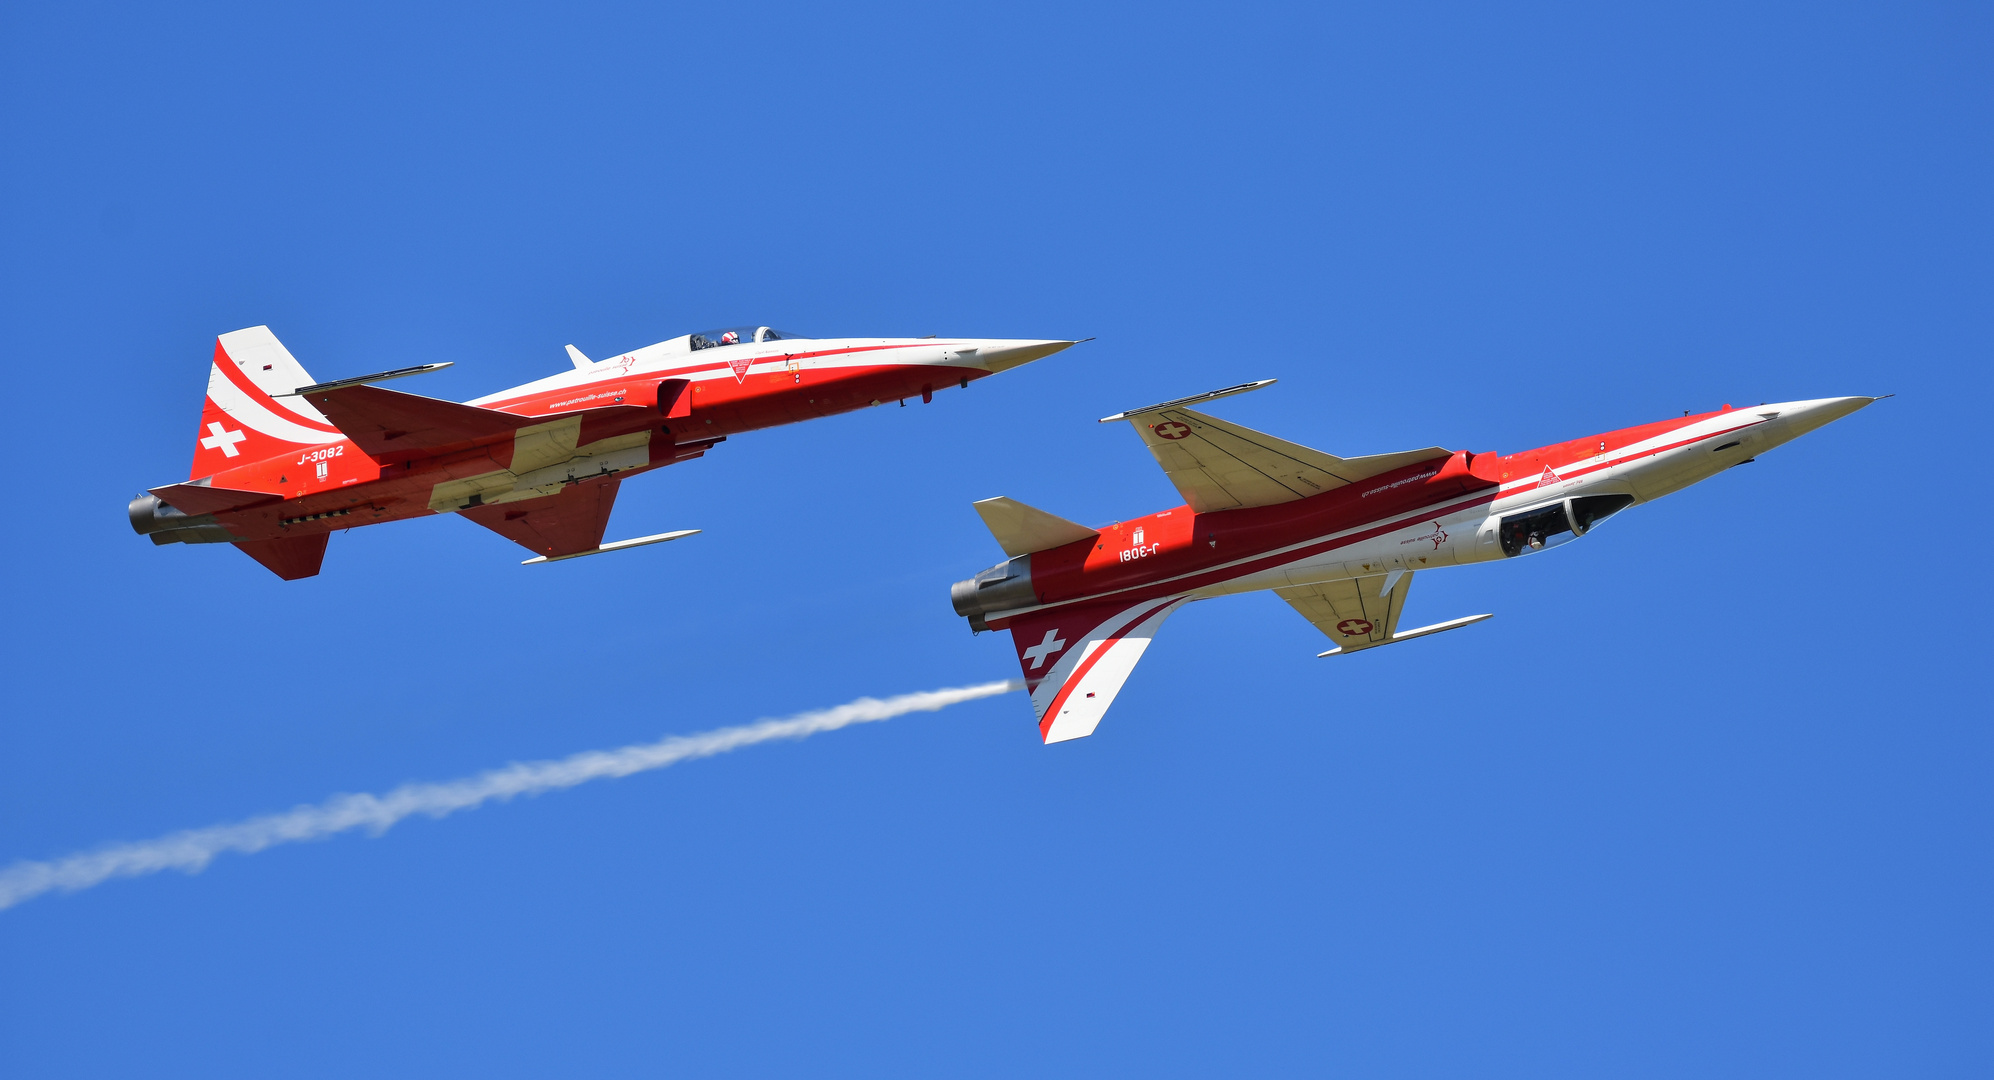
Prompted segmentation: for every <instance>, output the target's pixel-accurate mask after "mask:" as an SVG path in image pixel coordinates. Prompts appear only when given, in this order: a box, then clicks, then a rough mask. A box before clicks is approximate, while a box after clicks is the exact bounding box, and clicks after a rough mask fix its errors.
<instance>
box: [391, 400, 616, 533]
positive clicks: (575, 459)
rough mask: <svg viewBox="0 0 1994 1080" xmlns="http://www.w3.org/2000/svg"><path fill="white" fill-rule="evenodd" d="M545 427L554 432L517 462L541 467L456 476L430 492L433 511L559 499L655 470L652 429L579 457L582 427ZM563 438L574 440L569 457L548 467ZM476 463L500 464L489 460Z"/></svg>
mask: <svg viewBox="0 0 1994 1080" xmlns="http://www.w3.org/2000/svg"><path fill="white" fill-rule="evenodd" d="M545 427H546V428H547V429H548V430H546V431H543V432H536V433H535V435H534V438H533V439H532V440H531V441H530V442H527V443H526V445H525V446H524V447H522V446H521V445H520V444H519V443H518V442H515V444H514V453H513V461H514V462H515V463H518V462H520V461H521V460H524V461H527V462H530V463H533V464H534V466H535V467H533V468H529V469H526V470H523V471H519V470H517V469H516V467H515V468H514V469H487V470H482V471H479V472H476V473H472V474H470V475H462V474H461V473H459V474H457V475H453V476H452V477H451V479H449V480H446V481H444V482H443V483H439V484H437V485H435V487H433V488H431V489H430V494H429V509H431V510H433V511H435V512H437V513H439V514H443V513H451V512H453V511H457V510H464V509H468V508H469V507H472V506H490V505H493V504H495V503H506V502H517V501H519V500H521V499H538V498H543V497H545V496H548V495H554V494H558V493H559V492H560V491H561V489H562V488H564V487H566V486H568V485H569V484H575V483H580V482H582V481H584V480H593V479H598V478H601V477H605V476H611V475H615V474H617V473H624V472H629V471H631V470H633V469H644V468H648V467H650V465H651V431H650V429H648V428H647V429H645V430H643V431H636V432H630V433H628V434H624V435H618V436H615V437H613V438H608V439H601V440H598V441H596V442H593V443H589V444H588V445H586V446H584V447H582V448H581V452H579V453H578V452H576V451H575V449H574V447H573V443H572V439H573V438H574V434H575V432H577V431H579V430H580V425H579V423H578V422H577V423H571V424H568V425H566V430H565V432H564V431H563V430H562V425H556V424H549V425H545ZM563 438H565V439H567V440H569V442H568V450H567V453H566V454H565V455H564V456H562V457H560V458H557V459H556V460H554V461H551V462H549V461H546V460H545V459H546V458H547V457H548V456H550V455H551V454H553V453H554V452H555V451H557V450H558V449H559V448H560V446H561V445H562V443H561V440H562V439H563ZM522 451H524V452H522ZM474 461H475V462H477V463H482V464H487V465H490V464H495V462H492V461H491V459H490V458H489V457H484V458H479V459H474ZM465 464H471V463H469V462H467V463H465ZM451 471H452V472H455V471H456V470H454V469H453V470H451Z"/></svg>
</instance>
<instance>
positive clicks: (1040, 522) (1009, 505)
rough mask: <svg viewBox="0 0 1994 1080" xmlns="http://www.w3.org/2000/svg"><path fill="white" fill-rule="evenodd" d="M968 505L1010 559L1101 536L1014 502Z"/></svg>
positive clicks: (985, 502) (997, 501) (1009, 500)
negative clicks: (972, 507)
mask: <svg viewBox="0 0 1994 1080" xmlns="http://www.w3.org/2000/svg"><path fill="white" fill-rule="evenodd" d="M971 505H973V506H975V507H976V512H977V514H978V515H979V516H981V517H982V518H983V524H984V525H985V526H986V527H987V528H989V530H990V535H992V536H994V537H996V538H997V545H998V546H999V547H1001V548H1003V549H1004V554H1006V555H1009V556H1011V557H1012V558H1016V557H1018V556H1020V555H1029V554H1031V553H1032V552H1034V551H1046V550H1049V549H1051V548H1056V547H1063V546H1065V545H1067V544H1071V543H1073V542H1074V541H1076V540H1091V539H1093V538H1094V537H1095V536H1098V535H1100V534H1099V533H1097V532H1096V531H1095V530H1093V529H1090V528H1088V527H1087V526H1085V525H1080V524H1076V523H1074V522H1071V521H1068V520H1066V519H1065V518H1063V517H1060V516H1058V515H1056V514H1048V513H1046V512H1045V511H1043V510H1040V509H1038V508H1037V507H1032V506H1026V505H1025V504H1024V503H1021V502H1019V501H1018V500H1016V499H1005V498H996V499H984V500H982V501H981V502H977V503H973V504H971Z"/></svg>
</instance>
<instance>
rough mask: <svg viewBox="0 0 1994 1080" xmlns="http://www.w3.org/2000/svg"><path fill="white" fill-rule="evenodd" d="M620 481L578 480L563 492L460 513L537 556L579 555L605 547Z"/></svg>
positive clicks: (473, 508)
mask: <svg viewBox="0 0 1994 1080" xmlns="http://www.w3.org/2000/svg"><path fill="white" fill-rule="evenodd" d="M618 483H619V482H618V481H616V480H599V481H595V482H593V483H586V484H574V485H571V486H569V487H567V488H564V489H562V491H561V493H560V494H558V495H548V496H545V497H542V498H538V499H521V500H519V501H518V502H507V503H496V504H493V505H491V506H475V507H472V508H471V509H469V510H460V511H458V514H459V516H462V517H465V518H469V519H470V520H472V521H475V522H477V523H478V524H480V525H483V526H484V527H485V528H487V529H490V530H491V531H493V532H495V533H497V534H499V535H500V536H503V537H505V538H506V539H507V540H510V541H512V542H513V543H515V544H518V545H519V546H520V547H523V548H525V549H527V550H528V551H531V552H533V553H534V554H535V555H544V556H547V557H549V558H553V557H557V556H561V555H574V554H578V553H580V552H584V551H593V550H595V549H596V548H598V547H600V546H602V533H603V530H604V529H606V528H608V527H609V512H610V510H611V509H612V508H613V507H614V506H615V505H616V489H617V486H618Z"/></svg>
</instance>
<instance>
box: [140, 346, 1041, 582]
mask: <svg viewBox="0 0 1994 1080" xmlns="http://www.w3.org/2000/svg"><path fill="white" fill-rule="evenodd" d="M1072 344H1074V342H1071V341H1052V340H1011V339H982V338H946V339H944V338H830V339H817V338H806V337H800V336H797V335H795V334H788V333H783V332H780V331H777V330H773V329H770V328H769V327H766V326H744V327H737V328H734V329H729V330H715V331H709V332H707V333H704V334H687V335H684V336H682V337H677V338H673V339H671V340H670V341H662V342H659V343H657V344H655V345H651V346H647V347H645V348H642V349H638V350H635V351H633V352H628V353H624V354H622V355H620V356H618V357H616V358H615V359H613V360H605V361H602V362H599V363H598V362H595V361H591V360H590V359H589V358H588V357H586V356H584V355H582V353H581V352H580V351H579V350H577V349H576V348H575V347H574V346H573V345H570V346H568V358H569V360H570V361H571V362H572V363H573V365H574V370H572V371H565V372H562V373H561V374H559V375H554V376H551V377H549V378H545V379H541V380H539V381H537V382H531V383H527V384H525V385H524V386H516V387H513V388H512V389H510V390H505V391H502V392H500V393H497V394H492V395H489V396H487V397H483V398H479V399H477V400H474V401H471V402H468V403H465V404H461V405H460V404H457V403H456V402H451V401H442V400H439V399H436V398H428V397H421V396H418V395H415V394H404V393H398V392H396V391H393V390H387V389H383V388H381V387H378V386H374V385H371V384H373V383H377V382H381V381H384V380H387V379H393V378H400V377H402V376H405V375H417V374H421V373H423V372H427V371H433V370H436V369H437V368H442V367H448V366H449V365H448V364H425V365H421V366H419V367H412V368H401V369H397V370H394V371H385V372H381V373H379V374H375V375H365V376H361V377H359V378H353V379H342V380H338V381H335V382H329V383H314V382H313V380H312V377H311V376H310V375H307V374H306V373H305V369H304V367H303V366H302V365H300V364H299V363H298V361H297V360H296V359H295V358H293V357H292V356H291V353H290V351H289V350H288V349H286V348H284V346H283V344H282V343H280V342H279V341H278V340H277V338H276V336H275V335H274V334H272V333H271V332H270V329H269V327H265V326H253V327H250V328H248V329H246V330H237V331H234V332H233V333H228V334H223V335H221V337H220V338H218V339H217V340H216V342H215V355H214V360H213V363H212V364H211V365H210V367H209V369H208V396H207V403H206V406H205V407H204V408H203V409H202V412H201V423H200V427H199V429H198V431H197V432H196V437H195V441H194V464H193V468H192V469H191V470H189V473H188V477H189V479H188V480H187V482H185V483H179V484H166V485H163V486H161V487H156V488H153V489H151V491H150V493H148V494H145V495H141V496H139V497H138V498H136V499H133V500H132V502H131V505H130V508H129V514H130V517H131V523H132V528H133V529H134V530H136V531H137V532H138V533H140V534H141V535H145V536H150V537H151V538H152V542H153V543H155V544H176V543H188V544H209V543H230V544H234V545H235V546H237V547H239V548H241V549H242V550H243V551H244V552H246V553H247V554H249V555H250V556H251V557H252V558H254V559H256V561H258V562H260V563H262V564H263V565H264V566H266V567H268V568H270V569H271V570H272V571H274V572H275V573H276V574H277V575H278V576H279V577H282V578H284V579H285V580H293V579H296V578H303V577H310V576H312V575H314V574H316V573H318V572H319V566H320V564H321V562H322V561H323V560H324V558H325V546H326V539H327V537H328V536H329V535H330V533H331V532H332V531H333V530H334V529H349V528H352V527H354V526H357V525H372V524H376V523H379V522H383V521H395V520H399V519H402V518H410V517H420V516H424V515H428V514H445V513H455V514H458V515H460V516H462V517H465V518H468V519H470V520H471V521H474V522H476V523H478V524H479V525H483V526H484V527H485V528H487V529H490V530H492V531H493V532H496V533H498V534H499V535H501V536H504V537H505V538H506V539H508V540H511V541H513V542H515V543H517V544H519V545H521V546H523V547H525V548H527V549H528V550H530V551H532V552H533V553H534V555H535V556H536V558H534V559H529V560H527V561H529V562H542V561H551V560H555V559H565V558H573V557H576V556H579V555H593V554H597V553H599V552H603V551H614V550H618V549H621V548H627V547H635V546H638V545H640V544H646V543H657V542H659V541H661V540H670V539H675V538H677V537H680V536H686V535H690V533H692V532H695V531H697V530H683V531H679V532H671V533H660V534H658V535H656V536H646V537H638V538H636V539H632V540H622V541H617V542H615V543H611V544H605V543H603V542H602V536H603V529H604V527H605V526H606V525H607V524H608V522H609V513H610V508H611V506H612V505H613V504H614V502H615V499H616V491H617V487H618V485H619V484H621V483H622V481H623V480H624V479H625V478H627V477H630V476H633V475H635V474H637V473H640V472H645V471H647V470H650V469H656V468H659V467H662V466H665V465H670V464H673V463H674V462H679V461H689V460H691V459H693V458H696V457H699V456H701V455H703V454H704V453H705V452H706V451H707V450H708V449H710V448H711V447H712V446H714V445H715V444H716V443H719V442H720V441H722V440H724V439H726V438H727V437H728V436H730V435H734V434H737V433H739V432H743V431H753V430H755V429H757V428H765V427H773V426H775V425H778V424H787V423H792V422H795V421H798V420H808V419H811V418H813V417H818V416H829V415H831V414H833V413H841V412H847V411H850V410H853V409H859V408H865V407H868V406H872V405H878V404H880V403H881V402H884V401H895V400H898V401H900V402H901V403H902V404H905V403H906V402H905V399H907V398H910V397H914V396H916V395H918V396H919V397H920V398H921V400H922V401H924V402H925V401H932V400H933V399H934V395H935V393H936V392H937V391H939V390H942V389H945V388H947V387H950V386H961V387H967V386H968V385H969V384H970V383H971V382H973V381H974V380H977V379H981V378H984V377H986V376H989V375H994V374H996V373H998V372H1000V371H1008V370H1009V369H1011V368H1014V367H1017V366H1019V365H1021V364H1026V363H1030V362H1031V361H1033V360H1037V359H1039V358H1041V357H1044V356H1050V355H1051V354H1053V353H1056V352H1058V351H1059V350H1061V349H1064V348H1066V347H1067V346H1069V345H1072Z"/></svg>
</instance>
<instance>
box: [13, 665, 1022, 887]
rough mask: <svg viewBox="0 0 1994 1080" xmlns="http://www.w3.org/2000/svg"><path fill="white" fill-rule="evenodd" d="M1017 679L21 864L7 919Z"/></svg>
mask: <svg viewBox="0 0 1994 1080" xmlns="http://www.w3.org/2000/svg"><path fill="white" fill-rule="evenodd" d="M1024 688H1025V684H1024V683H1022V682H1019V681H1018V680H1016V679H1010V680H1006V681H1004V682H991V683H983V684H982V685H980V686H962V687H956V688H953V689H949V690H929V691H925V692H923V693H918V694H901V695H900V696H898V697H890V698H887V699H885V700H884V701H882V700H880V699H878V698H860V699H858V700H857V701H853V702H850V703H848V704H844V705H839V706H837V707H836V708H832V709H821V710H818V711H817V712H807V713H801V714H799V715H796V716H792V717H789V718H788V719H785V720H762V721H758V722H756V723H753V724H743V725H741V726H739V727H726V728H720V729H718V730H715V731H708V732H702V733H700V734H698V735H673V736H670V737H668V738H664V739H660V740H658V741H657V742H654V743H645V744H642V745H639V746H625V747H622V748H621V749H617V750H589V751H585V752H583V753H579V754H576V755H574V756H572V757H567V758H563V759H561V760H559V761H529V762H524V763H516V764H512V765H508V766H506V767H505V768H503V769H493V770H491V771H490V772H484V773H479V774H478V775H476V776H471V777H466V778H464V779H462V780H449V781H445V782H443V783H438V784H404V785H402V786H401V787H398V788H396V789H394V790H393V791H390V792H388V793H387V794H386V795H335V796H333V797H332V798H330V799H327V800H326V801H324V802H322V803H319V804H317V805H316V806H300V807H298V808H297V809H295V810H290V811H287V812H285V813H282V814H266V815H264V816H262V817H254V818H250V819H249V820H247V821H239V822H236V823H235V824H232V825H211V826H209V827H208V828H205V829H188V830H186V831H184V832H177V833H170V834H168V835H166V836H162V837H159V838H158V839H155V840H142V841H139V842H137V843H133V844H117V845H114V846H111V847H107V848H103V849H100V850H98V851H91V852H85V853H83V854H80V855H70V856H67V857H65V858H61V859H56V860H54V861H53V862H17V863H15V864H14V865H12V866H10V867H8V868H7V869H5V870H0V910H4V909H6V908H10V907H13V906H14V905H16V904H19V903H23V902H25V901H28V900H32V899H34V898H35V897H37V896H40V895H41V894H43V893H45V892H51V891H54V890H58V889H59V890H61V891H63V892H75V891H77V890H79V889H87V888H90V887H91V886H93V885H99V884H102V883H103V882H105V881H108V880H110V879H111V878H114V877H137V876H140V875H143V874H156V873H159V872H160V871H162V870H180V871H183V872H185V873H189V874H194V873H199V872H200V871H201V870H202V869H203V868H204V867H206V866H207V865H208V863H209V862H211V861H213V859H214V857H215V856H217V855H220V854H222V853H223V852H228V851H235V852H241V853H242V854H245V855H247V854H250V853H253V852H258V851H262V850H263V849H264V848H268V847H274V846H276V845H278V844H292V843H297V842H298V841H301V840H317V839H320V838H322V837H327V836H332V835H334V834H337V833H342V832H346V831H348V830H351V829H360V828H365V829H367V830H369V831H370V832H371V833H372V835H374V836H379V835H381V834H382V833H384V832H386V831H388V830H389V829H390V828H393V827H394V825H395V823H397V822H399V821H401V820H402V819H403V818H405V817H408V816H410V815H411V814H428V815H429V816H430V817H436V818H440V817H443V816H445V815H446V814H454V813H456V812H457V811H459V810H471V809H475V808H477V807H479V806H483V805H484V804H485V803H487V802H490V801H491V800H493V799H510V798H512V797H513V796H515V795H538V794H540V793H541V792H543V791H557V790H559V789H561V788H571V787H574V786H575V785H577V784H586V783H588V782H589V781H590V780H602V779H607V778H610V777H617V776H629V775H630V774H632V773H640V772H648V771H650V770H652V769H662V768H664V767H665V766H667V765H676V764H678V763H679V762H681V761H687V760H690V759H692V758H703V757H712V756H713V755H715V754H724V753H726V752H727V751H729V750H738V749H740V748H741V747H743V746H753V745H755V744H756V743H764V742H769V741H771V740H774V739H802V738H807V737H809V736H811V735H815V734H817V733H818V732H823V731H836V730H838V729H839V728H841V727H848V726H850V725H852V724H868V723H872V722H874V721H878V720H891V719H892V718H894V717H896V716H903V715H905V714H907V713H911V712H934V711H935V710H937V709H944V708H947V707H948V706H950V705H956V704H959V703H961V702H965V701H974V700H976V699H977V698H984V697H990V696H992V695H995V694H1007V693H1010V692H1011V691H1013V690H1023V689H1024Z"/></svg>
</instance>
